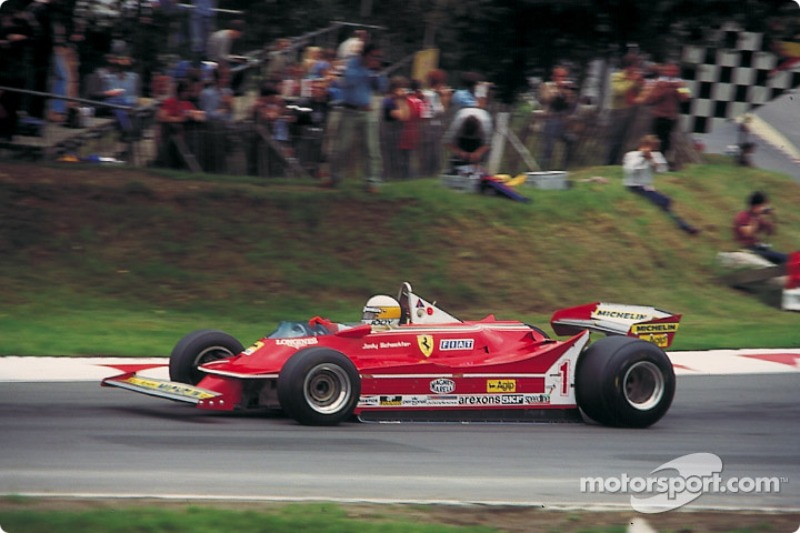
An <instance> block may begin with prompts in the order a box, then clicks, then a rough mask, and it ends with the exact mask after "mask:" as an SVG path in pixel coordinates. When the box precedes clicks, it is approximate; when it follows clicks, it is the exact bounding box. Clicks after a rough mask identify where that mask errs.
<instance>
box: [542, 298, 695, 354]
mask: <svg viewBox="0 0 800 533" xmlns="http://www.w3.org/2000/svg"><path fill="white" fill-rule="evenodd" d="M680 321H681V315H676V314H673V313H669V312H667V311H662V310H661V309H656V308H655V307H648V306H644V305H624V304H613V303H604V302H595V303H591V304H585V305H579V306H577V307H569V308H567V309H561V310H559V311H556V312H555V313H553V317H552V318H551V319H550V325H551V326H552V328H553V331H554V332H555V333H556V335H576V334H578V333H580V332H581V331H584V330H589V331H597V332H600V333H605V334H606V335H626V336H628V337H636V338H639V339H642V340H645V341H648V342H652V343H653V344H655V345H656V346H658V347H659V348H668V347H669V346H670V345H671V344H672V341H673V339H674V338H675V333H676V332H677V331H678V324H679V323H680Z"/></svg>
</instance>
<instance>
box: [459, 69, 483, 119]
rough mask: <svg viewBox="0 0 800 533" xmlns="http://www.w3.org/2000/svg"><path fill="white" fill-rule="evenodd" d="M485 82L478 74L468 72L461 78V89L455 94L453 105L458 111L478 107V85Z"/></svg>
mask: <svg viewBox="0 0 800 533" xmlns="http://www.w3.org/2000/svg"><path fill="white" fill-rule="evenodd" d="M482 81H483V77H482V76H481V75H480V74H478V73H477V72H466V73H464V75H463V76H462V77H461V85H462V87H461V89H458V90H457V91H456V92H454V93H453V96H452V100H451V101H452V105H453V107H454V108H455V109H456V110H458V109H461V108H463V107H477V106H478V96H477V95H476V91H477V89H478V85H479V84H480V83H481V82H482Z"/></svg>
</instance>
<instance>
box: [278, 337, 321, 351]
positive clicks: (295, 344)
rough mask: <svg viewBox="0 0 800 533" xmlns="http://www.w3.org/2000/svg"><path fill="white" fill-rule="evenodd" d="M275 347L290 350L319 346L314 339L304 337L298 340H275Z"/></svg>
mask: <svg viewBox="0 0 800 533" xmlns="http://www.w3.org/2000/svg"><path fill="white" fill-rule="evenodd" d="M275 344H276V345H277V346H291V347H292V348H297V349H300V348H303V347H305V346H311V345H312V344H319V340H317V338H316V337H304V338H299V339H277V340H276V341H275Z"/></svg>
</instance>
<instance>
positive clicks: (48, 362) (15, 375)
mask: <svg viewBox="0 0 800 533" xmlns="http://www.w3.org/2000/svg"><path fill="white" fill-rule="evenodd" d="M668 355H669V357H670V359H671V360H672V364H673V366H674V368H675V373H676V374H677V375H685V376H710V375H725V374H781V373H787V372H800V349H795V348H792V349H742V350H709V351H697V352H669V353H668ZM168 362H169V360H168V359H167V358H166V357H149V358H139V357H23V356H5V357H0V382H12V381H19V382H45V381H98V382H99V381H101V380H103V379H105V378H107V377H111V376H115V375H117V374H122V373H124V372H133V371H135V372H140V373H141V374H142V375H145V376H148V377H152V378H156V379H168V377H169V371H168V368H167V366H168Z"/></svg>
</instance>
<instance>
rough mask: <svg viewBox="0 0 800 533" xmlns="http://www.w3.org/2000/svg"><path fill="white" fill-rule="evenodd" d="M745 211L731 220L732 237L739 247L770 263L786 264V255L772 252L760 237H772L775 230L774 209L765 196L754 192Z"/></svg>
mask: <svg viewBox="0 0 800 533" xmlns="http://www.w3.org/2000/svg"><path fill="white" fill-rule="evenodd" d="M747 204H748V205H747V209H746V210H744V211H741V212H739V213H737V214H736V216H735V217H734V219H733V236H734V239H736V242H738V243H739V244H740V245H742V246H743V247H744V248H747V249H748V250H751V251H753V252H755V253H756V254H758V255H759V256H761V257H763V258H764V259H766V260H767V261H769V262H771V263H775V264H776V265H782V264H784V263H786V261H787V259H788V255H787V254H785V253H782V252H778V251H776V250H773V249H772V247H771V246H770V245H769V244H766V243H764V242H763V241H762V240H761V239H760V236H761V235H764V234H766V235H773V234H774V233H775V231H776V230H777V219H776V218H775V209H774V208H773V207H772V205H771V204H770V202H769V198H768V197H767V195H766V194H765V193H763V192H761V191H755V192H754V193H752V194H751V195H750V197H749V198H748V202H747Z"/></svg>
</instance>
